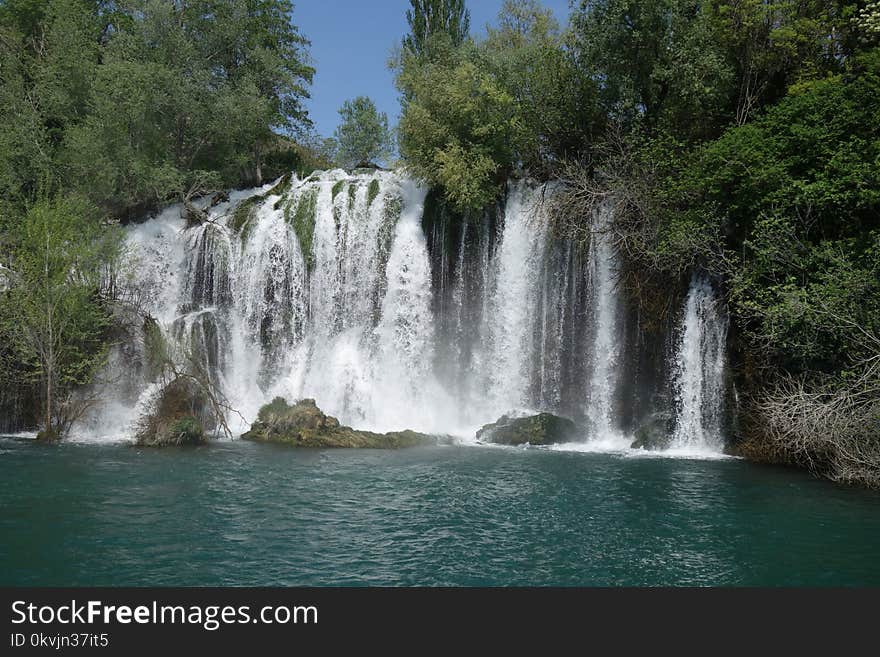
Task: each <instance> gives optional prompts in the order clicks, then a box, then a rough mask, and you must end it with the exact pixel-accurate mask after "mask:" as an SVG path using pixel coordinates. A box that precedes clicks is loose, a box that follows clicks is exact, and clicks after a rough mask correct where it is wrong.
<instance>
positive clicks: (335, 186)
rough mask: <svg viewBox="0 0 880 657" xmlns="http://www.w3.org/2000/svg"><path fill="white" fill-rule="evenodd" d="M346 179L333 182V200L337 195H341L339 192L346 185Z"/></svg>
mask: <svg viewBox="0 0 880 657" xmlns="http://www.w3.org/2000/svg"><path fill="white" fill-rule="evenodd" d="M345 182H346V181H344V180H340V181H338V182H336V183H334V184H333V188H332V189H331V190H330V193H331V200H333V201H335V200H336V197H337V196H339V193H340V192H341V191H342V188H343V187H345Z"/></svg>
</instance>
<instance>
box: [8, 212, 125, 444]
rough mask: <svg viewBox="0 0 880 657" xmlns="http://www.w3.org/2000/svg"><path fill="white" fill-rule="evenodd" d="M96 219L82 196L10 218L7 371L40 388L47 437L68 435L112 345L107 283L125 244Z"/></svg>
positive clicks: (9, 375)
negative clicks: (81, 392) (80, 390)
mask: <svg viewBox="0 0 880 657" xmlns="http://www.w3.org/2000/svg"><path fill="white" fill-rule="evenodd" d="M96 216H97V215H96V212H95V209H94V208H93V207H92V206H90V205H89V204H88V203H87V202H85V201H84V200H82V199H81V198H77V197H60V196H59V197H55V198H50V199H43V200H40V201H38V202H36V203H35V204H33V205H32V206H31V207H30V208H29V209H28V210H27V213H26V214H25V216H24V217H23V218H21V219H20V220H15V221H13V220H10V218H8V217H5V220H6V221H5V222H4V223H5V224H6V227H7V229H8V230H7V232H6V236H7V244H6V253H5V254H4V259H5V260H6V262H8V270H7V271H6V272H4V273H5V276H4V278H5V285H4V289H3V291H2V293H0V334H2V337H3V343H4V347H5V348H4V351H3V355H4V362H3V373H4V375H6V377H14V378H15V379H16V380H15V383H16V384H18V385H21V384H22V383H24V382H28V383H35V384H38V385H39V388H40V390H41V392H42V395H41V397H42V411H41V413H40V415H41V417H42V425H43V431H42V433H41V435H42V436H43V437H45V438H47V439H57V438H60V437H62V436H63V435H64V434H65V433H66V432H67V430H68V429H69V428H70V425H71V423H72V422H73V421H74V420H75V419H76V418H77V416H78V415H79V414H80V412H81V411H82V410H83V407H82V405H81V404H78V403H77V400H76V398H75V396H74V391H75V390H76V388H77V387H78V386H82V385H84V384H87V383H90V382H91V381H92V378H93V376H94V375H95V373H96V372H97V371H98V370H99V369H100V368H101V367H102V366H103V365H104V362H105V359H106V354H107V349H108V347H109V328H110V321H111V312H110V305H109V303H110V299H109V298H108V294H107V293H108V285H107V284H108V281H109V280H110V275H109V273H110V271H111V269H112V268H113V267H115V265H116V264H117V261H118V257H119V254H120V244H121V242H120V239H119V234H118V233H117V232H116V231H115V230H109V229H108V227H107V226H104V225H102V224H101V222H99V221H98V220H97V219H96V218H95V217H96Z"/></svg>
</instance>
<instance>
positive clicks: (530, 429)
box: [477, 413, 586, 446]
mask: <svg viewBox="0 0 880 657" xmlns="http://www.w3.org/2000/svg"><path fill="white" fill-rule="evenodd" d="M585 435H586V434H585V431H584V430H583V429H581V428H580V427H578V425H576V424H575V423H574V422H572V421H571V420H569V419H568V418H564V417H559V416H558V415H553V414H552V413H538V414H537V415H529V416H526V417H510V416H509V415H504V416H502V417H501V418H499V420H498V421H497V422H493V423H492V424H487V425H485V426H483V428H482V429H480V430H479V431H477V440H479V441H482V442H486V443H494V444H496V445H525V444H529V445H535V446H538V445H555V444H558V443H570V442H576V441H578V440H582V439H583V438H584V436H585Z"/></svg>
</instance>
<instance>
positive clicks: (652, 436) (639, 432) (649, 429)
mask: <svg viewBox="0 0 880 657" xmlns="http://www.w3.org/2000/svg"><path fill="white" fill-rule="evenodd" d="M669 425H670V419H669V418H668V417H666V416H664V415H660V414H657V415H652V416H651V417H649V418H648V419H647V420H645V421H644V422H642V424H641V425H640V426H639V428H638V429H636V433H635V440H633V441H632V444H631V445H630V446H629V447H630V449H646V450H648V451H654V450H659V449H666V448H667V447H669V444H670V443H671V442H672V430H671V428H670V426H669Z"/></svg>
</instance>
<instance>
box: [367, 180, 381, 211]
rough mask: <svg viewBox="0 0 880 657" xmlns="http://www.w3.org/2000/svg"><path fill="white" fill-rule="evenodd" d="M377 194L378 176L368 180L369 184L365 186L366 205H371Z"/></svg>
mask: <svg viewBox="0 0 880 657" xmlns="http://www.w3.org/2000/svg"><path fill="white" fill-rule="evenodd" d="M377 196H379V180H378V178H373V179H372V180H371V181H370V186H369V187H368V188H367V205H368V206H369V205H372V204H373V201H375V200H376V197H377Z"/></svg>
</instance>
